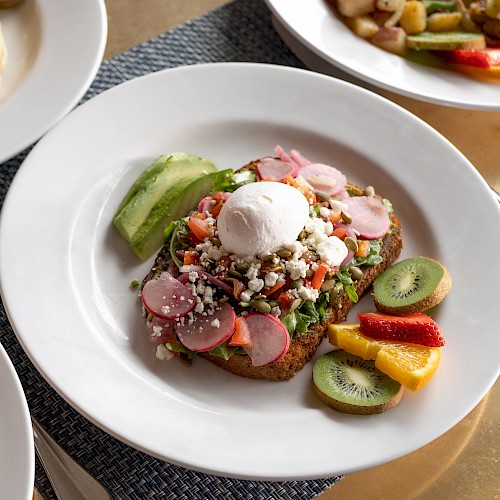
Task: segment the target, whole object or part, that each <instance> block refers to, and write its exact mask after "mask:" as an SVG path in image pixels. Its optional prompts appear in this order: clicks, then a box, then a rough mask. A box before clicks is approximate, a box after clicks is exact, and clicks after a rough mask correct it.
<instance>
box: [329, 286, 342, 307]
mask: <svg viewBox="0 0 500 500" xmlns="http://www.w3.org/2000/svg"><path fill="white" fill-rule="evenodd" d="M342 288H343V287H342V283H337V284H336V285H335V286H334V287H333V288H332V289H331V290H330V305H331V306H333V305H334V304H335V302H336V301H337V299H338V297H339V295H340V292H341V290H342Z"/></svg>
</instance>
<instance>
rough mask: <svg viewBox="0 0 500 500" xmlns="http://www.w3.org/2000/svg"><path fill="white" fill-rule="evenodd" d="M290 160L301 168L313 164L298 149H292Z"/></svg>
mask: <svg viewBox="0 0 500 500" xmlns="http://www.w3.org/2000/svg"><path fill="white" fill-rule="evenodd" d="M290 158H291V160H292V161H294V162H295V163H296V164H297V165H298V166H299V167H305V166H306V165H310V164H311V163H312V162H311V161H310V160H308V159H307V158H305V157H304V156H302V153H300V152H299V151H297V150H296V149H292V150H291V151H290Z"/></svg>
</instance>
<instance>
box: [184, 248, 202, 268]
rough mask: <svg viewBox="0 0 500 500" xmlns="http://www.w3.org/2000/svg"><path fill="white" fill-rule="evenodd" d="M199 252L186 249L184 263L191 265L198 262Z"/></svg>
mask: <svg viewBox="0 0 500 500" xmlns="http://www.w3.org/2000/svg"><path fill="white" fill-rule="evenodd" d="M198 257H199V255H198V252H196V251H194V250H186V251H185V252H184V265H185V266H191V265H193V264H198Z"/></svg>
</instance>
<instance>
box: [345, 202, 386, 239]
mask: <svg viewBox="0 0 500 500" xmlns="http://www.w3.org/2000/svg"><path fill="white" fill-rule="evenodd" d="M342 201H343V203H345V204H346V205H347V207H348V208H347V211H348V213H349V215H350V216H351V218H352V222H351V224H350V226H351V229H353V230H354V231H355V232H357V233H358V234H359V236H360V237H361V238H365V239H367V240H376V239H378V238H383V237H384V236H385V235H386V234H387V231H389V227H390V225H391V221H390V219H389V212H388V211H387V208H386V207H385V206H384V204H383V203H382V201H381V200H380V199H379V198H372V197H369V196H352V197H351V198H346V199H345V200H342Z"/></svg>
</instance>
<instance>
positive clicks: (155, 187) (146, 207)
mask: <svg viewBox="0 0 500 500" xmlns="http://www.w3.org/2000/svg"><path fill="white" fill-rule="evenodd" d="M216 170H217V167H216V166H215V165H214V164H213V163H212V162H211V161H209V160H207V159H205V158H200V157H197V156H193V155H190V154H187V153H173V154H171V155H168V156H167V155H164V156H161V157H159V158H157V159H156V160H155V161H154V162H153V163H152V164H151V165H150V166H149V167H148V168H147V169H146V170H145V171H144V172H143V173H142V174H141V175H140V176H139V177H138V178H137V180H136V181H135V182H134V184H133V185H132V186H131V188H130V189H129V191H128V193H127V195H126V196H125V198H124V199H123V201H122V203H121V204H120V206H119V207H118V209H117V211H116V213H115V215H114V217H113V224H114V226H115V228H116V229H117V230H118V232H119V233H120V234H121V236H122V237H123V238H124V239H125V240H126V241H128V242H131V241H132V239H133V238H134V235H135V234H136V232H137V231H138V230H139V228H140V227H141V226H142V224H143V223H144V222H145V221H146V219H147V218H148V217H149V216H150V214H151V213H152V212H153V211H157V208H155V207H156V205H157V204H158V203H159V202H160V200H161V199H162V198H163V197H164V195H165V194H166V193H167V192H169V190H171V189H175V186H176V185H177V184H178V183H180V182H183V181H184V180H185V179H193V178H196V177H199V176H200V175H204V174H208V173H210V172H215V171H216Z"/></svg>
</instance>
